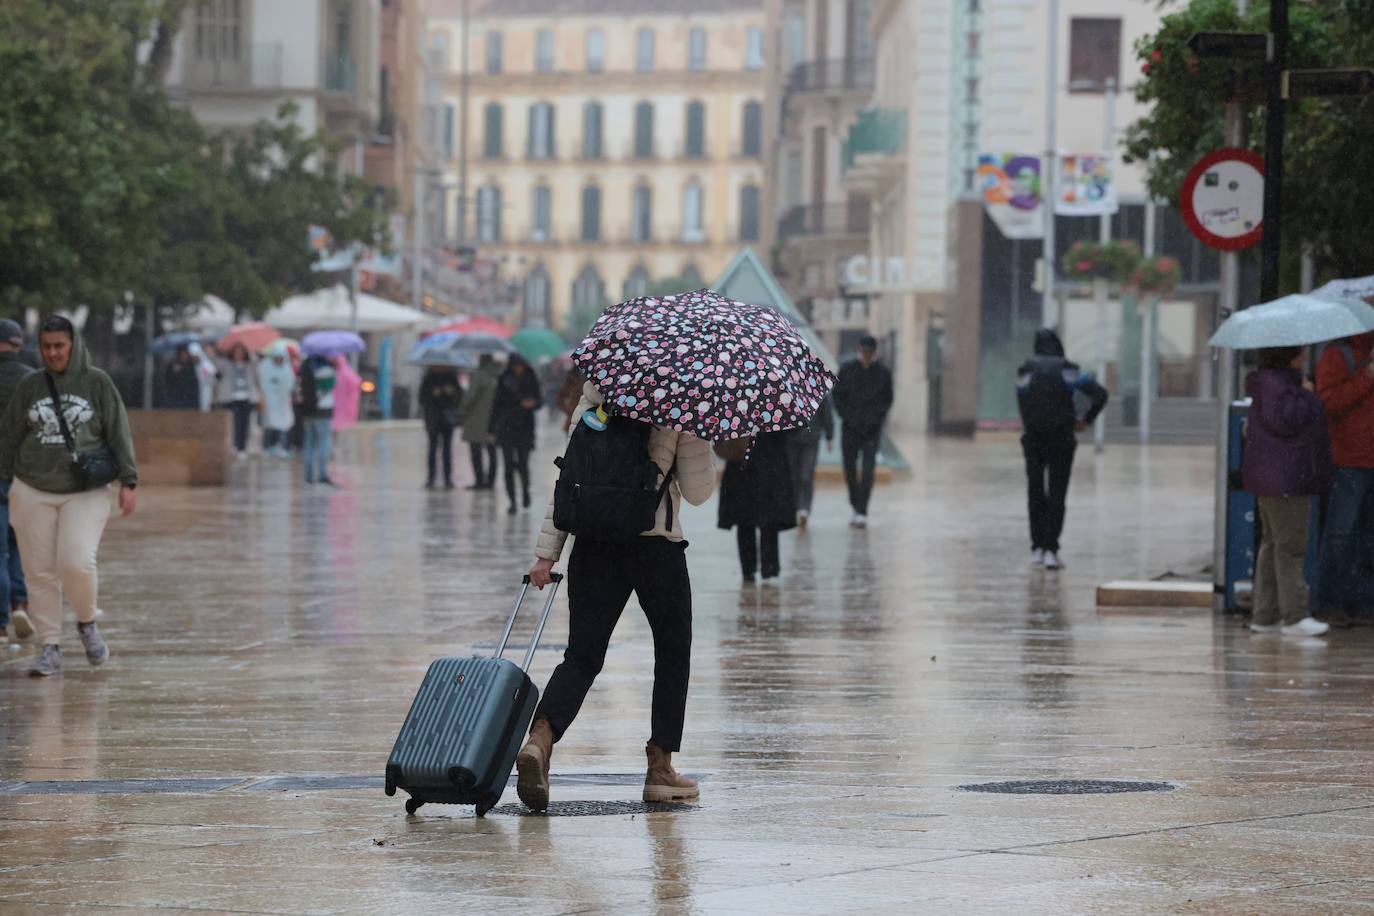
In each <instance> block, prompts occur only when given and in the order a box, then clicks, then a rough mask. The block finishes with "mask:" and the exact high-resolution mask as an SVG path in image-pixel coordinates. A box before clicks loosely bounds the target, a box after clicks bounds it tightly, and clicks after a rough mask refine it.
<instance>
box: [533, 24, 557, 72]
mask: <svg viewBox="0 0 1374 916" xmlns="http://www.w3.org/2000/svg"><path fill="white" fill-rule="evenodd" d="M534 69H536V70H538V71H539V72H540V73H552V72H553V29H540V30H539V31H538V32H536V33H535V36H534Z"/></svg>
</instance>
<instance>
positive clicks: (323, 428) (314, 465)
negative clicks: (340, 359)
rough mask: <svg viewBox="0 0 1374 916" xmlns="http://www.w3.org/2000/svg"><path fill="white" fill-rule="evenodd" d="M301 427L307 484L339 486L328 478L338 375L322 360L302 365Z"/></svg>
mask: <svg viewBox="0 0 1374 916" xmlns="http://www.w3.org/2000/svg"><path fill="white" fill-rule="evenodd" d="M300 387H301V423H302V425H304V427H305V446H304V448H303V449H302V450H301V452H302V454H303V455H304V457H305V482H306V484H322V485H325V486H331V487H332V486H336V484H335V483H334V481H333V480H331V479H330V478H329V453H330V451H331V450H332V449H333V447H334V401H335V395H336V389H337V387H338V372H337V370H336V369H335V368H334V363H333V362H332V361H331V360H329V359H328V358H326V357H323V356H311V357H309V358H308V359H306V361H305V362H304V363H302V364H301V378H300Z"/></svg>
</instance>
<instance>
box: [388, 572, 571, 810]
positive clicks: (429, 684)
mask: <svg viewBox="0 0 1374 916" xmlns="http://www.w3.org/2000/svg"><path fill="white" fill-rule="evenodd" d="M562 581H563V577H562V576H561V575H558V574H556V573H555V574H554V576H553V585H552V586H551V587H550V588H549V595H548V598H547V599H546V600H545V601H544V610H543V613H541V614H540V615H539V623H538V625H537V626H536V627H535V630H534V635H533V636H532V637H531V638H530V646H529V649H528V650H527V651H526V652H525V661H524V663H523V664H522V665H520V666H518V667H517V666H516V665H515V663H514V662H510V661H507V660H506V659H504V658H502V657H501V653H502V652H504V651H505V649H506V643H507V642H508V641H509V640H510V634H511V630H512V629H513V628H514V627H515V618H516V616H517V615H519V613H520V606H521V605H522V604H524V603H525V596H526V595H527V594H528V593H529V590H530V577H529V576H526V577H525V583H524V587H523V588H521V589H520V597H519V598H517V599H516V600H515V607H514V608H513V609H512V610H511V612H510V619H509V620H507V621H506V629H505V632H503V633H502V634H501V641H500V642H499V643H497V646H496V653H495V654H494V655H493V656H492V657H490V658H482V657H468V658H440V659H436V660H435V661H434V662H433V663H431V664H430V666H429V671H428V672H427V673H426V674H425V679H424V681H423V683H421V684H420V690H419V692H418V693H417V694H416V695H415V702H413V703H412V704H411V706H410V713H409V714H408V715H407V716H406V721H405V724H404V725H402V726H401V733H400V735H398V736H397V738H396V745H395V746H394V747H393V748H392V749H391V757H390V759H389V760H387V764H386V794H387V795H395V794H396V790H397V789H404V790H405V791H406V792H408V793H410V798H409V799H407V800H406V813H407V814H414V813H415V811H416V809H417V808H419V807H420V806H421V805H423V804H425V803H426V802H433V803H442V804H449V805H476V806H477V816H478V817H481V816H483V815H484V814H486V813H487V812H488V811H490V810H491V808H492V806H494V805H495V804H496V803H497V802H498V801H500V800H501V793H502V792H504V791H505V788H506V780H507V779H508V778H509V777H510V771H511V767H512V766H514V764H515V755H516V754H517V753H518V752H519V750H520V745H521V742H522V741H523V740H524V738H525V731H526V729H528V728H529V725H530V720H531V719H532V718H533V717H534V708H535V706H536V705H537V704H538V703H539V688H537V687H535V686H534V684H533V683H532V682H531V681H530V678H529V674H528V673H527V672H528V671H529V667H530V662H531V661H533V660H534V650H535V649H537V648H538V647H539V638H540V637H541V636H542V635H543V634H544V625H545V624H546V623H548V620H549V612H550V611H551V610H552V609H553V600H554V598H555V597H556V596H557V594H558V584H559V583H560V582H562Z"/></svg>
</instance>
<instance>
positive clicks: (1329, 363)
mask: <svg viewBox="0 0 1374 916" xmlns="http://www.w3.org/2000/svg"><path fill="white" fill-rule="evenodd" d="M1371 349H1374V334H1362V335H1360V336H1358V337H1350V338H1347V339H1345V340H1341V341H1338V342H1336V343H1334V344H1331V345H1329V346H1327V348H1326V350H1325V352H1323V353H1322V355H1321V358H1320V359H1319V360H1318V361H1317V373H1316V389H1317V392H1316V393H1317V397H1318V398H1320V399H1321V402H1322V405H1323V407H1324V408H1325V411H1326V422H1327V424H1328V427H1329V430H1330V439H1331V454H1332V459H1333V461H1334V462H1335V466H1336V471H1335V480H1334V483H1333V485H1332V488H1331V496H1330V499H1329V500H1328V501H1327V510H1326V518H1325V521H1324V524H1323V526H1322V531H1321V549H1320V552H1319V553H1318V560H1317V576H1316V581H1315V583H1314V585H1315V588H1314V594H1313V596H1312V606H1313V609H1314V610H1316V611H1317V613H1318V614H1319V615H1320V616H1321V617H1322V618H1323V619H1325V620H1327V621H1330V622H1332V623H1335V624H1336V625H1337V626H1349V625H1351V624H1352V623H1355V622H1359V623H1364V624H1370V623H1374V568H1372V567H1374V362H1372V361H1371Z"/></svg>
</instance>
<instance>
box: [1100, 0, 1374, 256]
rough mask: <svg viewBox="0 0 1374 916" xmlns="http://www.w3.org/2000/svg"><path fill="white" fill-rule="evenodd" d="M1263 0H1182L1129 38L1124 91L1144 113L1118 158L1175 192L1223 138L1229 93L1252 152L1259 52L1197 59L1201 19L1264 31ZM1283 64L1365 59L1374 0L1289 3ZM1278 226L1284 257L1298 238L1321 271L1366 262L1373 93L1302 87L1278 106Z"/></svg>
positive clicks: (1370, 61)
mask: <svg viewBox="0 0 1374 916" xmlns="http://www.w3.org/2000/svg"><path fill="white" fill-rule="evenodd" d="M1268 17H1269V9H1268V4H1267V3H1263V2H1260V3H1255V4H1254V5H1252V6H1251V7H1250V10H1249V12H1248V13H1247V14H1246V15H1245V16H1241V15H1240V14H1239V13H1238V12H1237V10H1236V6H1235V3H1234V0H1192V2H1190V3H1189V4H1188V5H1187V6H1186V7H1184V8H1183V9H1181V10H1179V11H1178V12H1175V13H1172V14H1170V15H1167V16H1165V17H1164V18H1163V20H1162V21H1161V25H1160V29H1159V31H1158V32H1156V33H1155V34H1153V35H1147V36H1145V37H1144V38H1142V39H1140V41H1138V42H1137V43H1136V47H1135V53H1136V58H1137V60H1138V62H1139V65H1140V70H1141V74H1142V79H1141V80H1140V81H1139V82H1138V83H1137V84H1136V89H1135V96H1136V98H1137V99H1138V100H1139V101H1141V102H1144V103H1145V104H1147V105H1148V106H1150V111H1149V114H1147V115H1146V116H1145V117H1143V118H1141V119H1140V120H1139V121H1137V122H1136V123H1135V124H1133V125H1131V126H1130V127H1129V128H1128V129H1127V131H1126V138H1125V149H1126V161H1128V162H1131V161H1141V162H1145V163H1146V164H1147V170H1148V184H1149V189H1150V191H1151V193H1152V194H1154V195H1156V196H1158V197H1161V198H1163V199H1166V200H1177V199H1178V194H1179V190H1180V187H1181V185H1182V183H1183V178H1184V176H1185V175H1186V174H1187V171H1188V169H1189V168H1191V167H1192V165H1193V164H1194V163H1195V162H1197V160H1198V159H1200V158H1202V156H1203V155H1204V154H1205V153H1207V152H1210V151H1211V150H1214V149H1217V148H1219V147H1222V146H1224V145H1226V144H1225V143H1224V142H1223V141H1224V137H1225V133H1224V115H1223V107H1224V105H1225V103H1226V102H1227V101H1228V100H1231V99H1235V100H1236V101H1238V102H1239V104H1240V105H1241V107H1242V111H1243V112H1244V118H1245V126H1246V136H1247V138H1248V139H1247V141H1246V143H1245V144H1243V145H1244V146H1246V147H1247V148H1249V149H1252V150H1254V151H1256V152H1260V153H1262V152H1263V146H1264V108H1263V100H1264V91H1263V82H1262V76H1263V70H1262V64H1261V63H1259V62H1235V61H1228V60H1219V59H1198V58H1197V57H1196V56H1194V55H1193V53H1192V51H1191V50H1190V49H1189V48H1188V39H1189V38H1190V37H1192V35H1193V34H1194V33H1196V32H1202V31H1244V32H1267V31H1268ZM1289 21H1290V26H1291V32H1292V36H1291V38H1290V43H1289V67H1290V68H1293V69H1300V68H1322V67H1356V66H1366V67H1367V66H1374V0H1307V2H1303V3H1295V4H1293V5H1292V6H1291V7H1290V12H1289ZM1286 128H1287V129H1286V145H1285V156H1284V163H1285V181H1284V213H1283V222H1282V231H1283V237H1284V247H1285V251H1286V253H1287V254H1288V256H1289V259H1290V260H1291V259H1292V257H1293V256H1294V255H1295V254H1296V252H1297V251H1298V249H1299V246H1300V244H1302V245H1306V246H1307V247H1308V249H1309V250H1310V251H1311V252H1312V254H1313V256H1314V258H1315V259H1316V262H1317V266H1318V269H1319V272H1320V273H1321V274H1323V275H1325V276H1332V275H1340V276H1357V275H1363V274H1369V273H1374V184H1371V183H1370V182H1369V180H1368V178H1367V177H1366V176H1368V175H1371V174H1374V97H1369V96H1365V97H1361V98H1331V99H1304V100H1299V101H1291V102H1289V103H1288V106H1287V124H1286Z"/></svg>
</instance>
